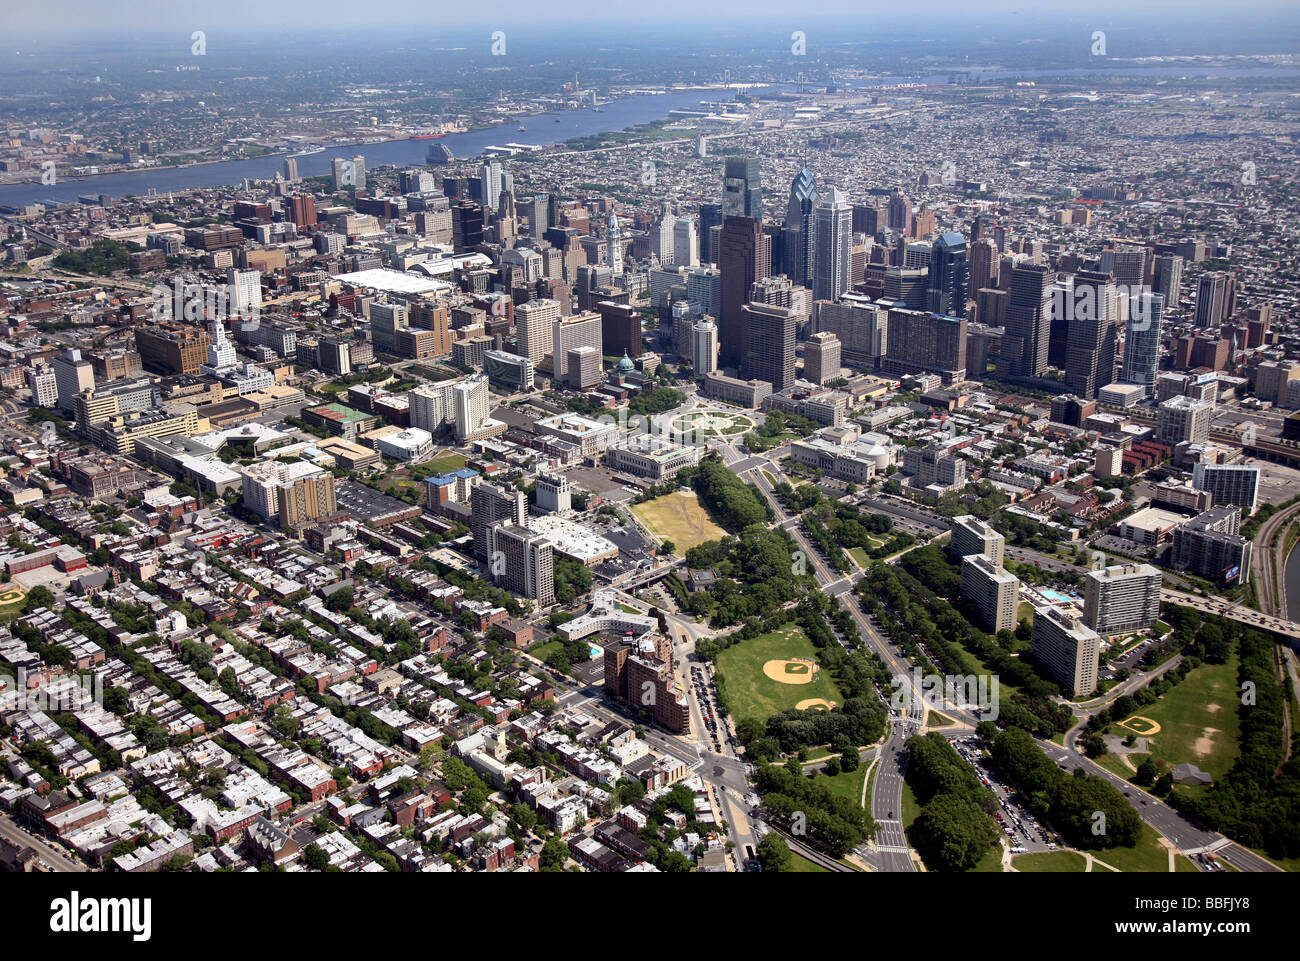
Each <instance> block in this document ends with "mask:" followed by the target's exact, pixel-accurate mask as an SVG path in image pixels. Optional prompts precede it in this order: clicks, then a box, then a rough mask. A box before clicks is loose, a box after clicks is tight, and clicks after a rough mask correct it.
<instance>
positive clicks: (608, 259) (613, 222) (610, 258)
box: [605, 210, 623, 277]
mask: <svg viewBox="0 0 1300 961" xmlns="http://www.w3.org/2000/svg"><path fill="white" fill-rule="evenodd" d="M605 263H606V264H607V265H608V266H609V269H610V270H611V271H612V272H613V274H614V276H615V277H621V276H622V275H623V233H622V231H620V230H619V228H618V217H616V216H614V211H612V210H611V211H610V212H609V221H608V224H607V227H606V231H605Z"/></svg>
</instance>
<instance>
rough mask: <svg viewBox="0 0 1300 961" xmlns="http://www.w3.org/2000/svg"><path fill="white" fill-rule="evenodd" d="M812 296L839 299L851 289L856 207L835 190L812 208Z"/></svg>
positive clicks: (823, 298) (819, 298) (818, 298)
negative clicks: (850, 277) (854, 212)
mask: <svg viewBox="0 0 1300 961" xmlns="http://www.w3.org/2000/svg"><path fill="white" fill-rule="evenodd" d="M812 219H813V242H812V263H811V264H810V265H809V272H810V273H811V274H812V281H813V286H812V291H813V297H814V298H815V299H817V300H837V299H839V296H840V294H842V293H844V292H845V291H847V290H848V289H849V259H850V256H851V254H852V243H853V233H852V229H853V207H852V206H851V205H850V204H849V202H848V201H847V200H845V199H844V194H842V193H841V192H840V191H839V190H838V189H836V188H835V187H832V188H831V191H830V193H829V194H826V195H825V196H823V197H821V198H819V199H818V201H817V205H816V206H815V207H814V208H813V214H812Z"/></svg>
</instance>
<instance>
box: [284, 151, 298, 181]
mask: <svg viewBox="0 0 1300 961" xmlns="http://www.w3.org/2000/svg"><path fill="white" fill-rule="evenodd" d="M284 179H285V180H287V181H289V182H290V183H296V182H297V180H298V158H297V157H285V158H284Z"/></svg>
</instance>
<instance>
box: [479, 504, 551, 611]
mask: <svg viewBox="0 0 1300 961" xmlns="http://www.w3.org/2000/svg"><path fill="white" fill-rule="evenodd" d="M487 536H488V569H489V570H490V571H491V572H492V580H493V582H494V583H495V584H497V585H498V586H500V587H504V588H505V589H506V590H508V591H510V592H511V593H512V594H518V595H519V596H520V597H529V598H533V599H534V600H536V601H537V603H538V606H540V607H546V606H547V605H550V604H554V603H555V553H554V547H553V545H552V544H551V542H550V541H549V540H547V539H546V538H545V537H543V536H542V535H541V534H535V533H533V532H532V531H530V530H528V529H527V528H526V527H523V526H522V525H520V524H493V525H491V526H489V527H488V529H487Z"/></svg>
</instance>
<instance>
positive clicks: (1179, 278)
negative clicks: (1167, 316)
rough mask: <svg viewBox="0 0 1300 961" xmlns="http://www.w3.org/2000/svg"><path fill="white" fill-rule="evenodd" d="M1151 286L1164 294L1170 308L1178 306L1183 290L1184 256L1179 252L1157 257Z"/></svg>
mask: <svg viewBox="0 0 1300 961" xmlns="http://www.w3.org/2000/svg"><path fill="white" fill-rule="evenodd" d="M1151 287H1152V289H1153V290H1154V291H1155V292H1156V293H1157V294H1161V295H1163V296H1164V298H1165V303H1166V304H1167V305H1168V306H1169V307H1170V308H1174V307H1177V306H1178V301H1179V299H1180V297H1181V296H1182V290H1183V258H1182V257H1179V256H1178V255H1177V254H1170V255H1169V256H1167V257H1157V258H1156V262H1155V268H1154V269H1153V271H1152V279H1151ZM1130 302H1132V298H1130Z"/></svg>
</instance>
